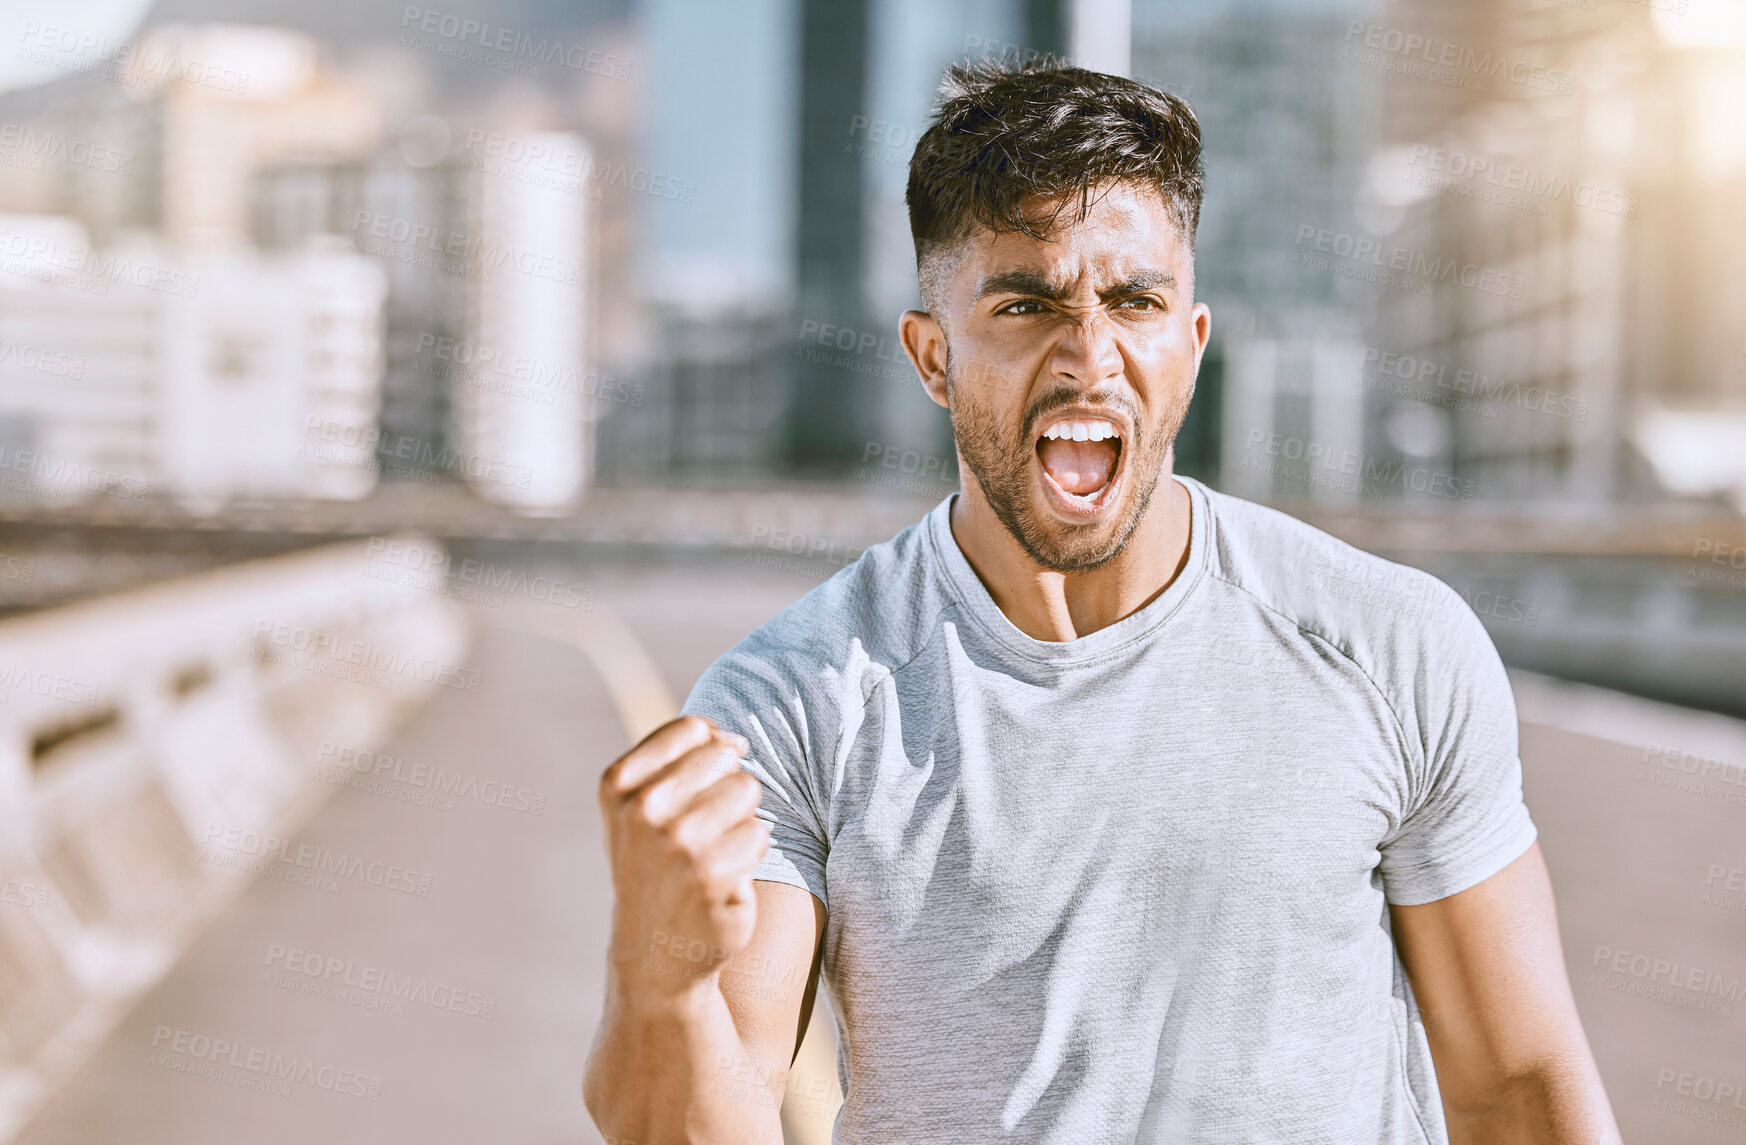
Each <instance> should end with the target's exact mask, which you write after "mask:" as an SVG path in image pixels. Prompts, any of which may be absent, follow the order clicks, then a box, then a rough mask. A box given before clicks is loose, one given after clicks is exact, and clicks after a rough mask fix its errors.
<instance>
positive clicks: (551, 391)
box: [451, 132, 595, 514]
mask: <svg viewBox="0 0 1746 1145" xmlns="http://www.w3.org/2000/svg"><path fill="white" fill-rule="evenodd" d="M502 151H503V155H502V156H501V157H496V156H494V157H492V159H491V161H490V163H488V164H485V165H484V166H483V169H482V170H481V171H480V173H479V176H478V178H479V188H478V195H477V199H476V201H477V204H478V206H477V215H476V219H475V225H474V227H473V228H472V233H471V235H470V245H471V246H472V247H473V248H474V249H473V250H471V251H469V252H468V253H469V255H470V256H471V257H470V262H471V264H472V267H473V271H474V275H475V281H474V290H473V304H472V308H471V309H472V314H471V321H470V330H469V337H468V342H469V343H470V345H469V346H468V347H467V350H466V353H467V354H468V356H469V357H470V358H471V361H470V362H469V363H468V368H467V369H465V370H464V371H460V372H457V373H455V374H453V375H451V384H452V385H453V387H454V389H453V393H452V395H451V400H452V403H453V409H454V411H455V420H456V425H455V429H456V438H457V440H458V441H459V442H460V451H461V453H462V454H463V458H462V463H463V464H464V466H465V473H466V476H467V481H468V484H469V485H471V486H472V488H473V490H474V491H475V492H476V493H477V494H478V495H479V496H480V497H482V498H484V499H486V500H489V501H495V502H497V503H499V504H503V505H509V506H513V507H514V508H515V509H517V510H518V511H520V512H524V513H530V514H557V513H562V512H565V511H566V510H568V509H569V508H570V507H571V506H573V505H574V504H575V502H576V500H577V498H578V497H579V496H580V495H581V493H582V489H583V487H584V485H585V484H586V483H587V481H588V478H589V475H590V473H591V470H592V457H591V455H592V449H591V440H590V435H591V427H592V420H591V418H592V408H593V402H592V400H591V395H592V393H593V392H594V388H595V387H594V386H593V385H592V384H591V378H590V375H589V373H588V371H587V368H586V362H587V345H588V341H587V337H586V335H587V330H586V317H587V303H588V280H589V257H590V251H589V243H588V231H589V220H588V213H587V202H588V200H587V197H586V196H582V195H577V194H576V193H575V187H576V186H577V185H579V184H581V183H582V182H583V181H584V180H585V179H587V178H588V177H589V167H590V164H591V163H592V156H591V154H590V151H589V147H588V144H587V142H586V141H585V140H583V139H582V137H581V136H579V135H575V134H571V133H567V132H539V133H529V134H527V135H525V136H518V137H516V138H515V142H514V145H513V146H505V147H504V148H503V149H502Z"/></svg>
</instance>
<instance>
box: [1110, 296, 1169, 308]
mask: <svg viewBox="0 0 1746 1145" xmlns="http://www.w3.org/2000/svg"><path fill="white" fill-rule="evenodd" d="M1115 309H1117V310H1162V309H1164V307H1163V306H1162V305H1160V304H1159V302H1158V300H1157V299H1156V298H1153V297H1151V296H1150V295H1145V294H1141V295H1136V296H1135V297H1133V298H1124V299H1122V300H1121V301H1120V302H1118V303H1116V305H1115Z"/></svg>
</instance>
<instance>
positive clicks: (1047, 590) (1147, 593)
mask: <svg viewBox="0 0 1746 1145" xmlns="http://www.w3.org/2000/svg"><path fill="white" fill-rule="evenodd" d="M1190 505H1191V501H1190V499H1189V496H1188V489H1187V488H1186V487H1185V486H1184V485H1183V484H1182V483H1181V482H1180V481H1177V480H1176V478H1175V476H1174V475H1173V474H1172V473H1171V466H1170V461H1169V459H1168V458H1166V460H1165V464H1164V472H1163V473H1162V474H1161V475H1160V476H1159V478H1158V487H1157V488H1156V489H1155V490H1154V491H1153V493H1152V501H1151V504H1150V505H1149V506H1148V507H1147V509H1146V515H1145V516H1144V517H1143V518H1142V519H1141V520H1140V524H1139V526H1138V527H1137V528H1135V529H1134V531H1133V534H1132V535H1131V536H1130V537H1129V538H1128V543H1127V544H1126V545H1125V546H1123V548H1122V551H1121V552H1120V553H1118V554H1117V555H1116V556H1115V558H1114V559H1113V560H1111V561H1109V563H1107V564H1105V565H1103V566H1102V567H1101V568H1097V569H1093V570H1092V571H1090V572H1078V573H1061V572H1054V571H1052V570H1050V569H1046V568H1044V567H1043V566H1041V565H1039V564H1037V562H1036V561H1034V560H1032V559H1031V556H1030V554H1029V553H1027V552H1025V550H1024V546H1023V545H1020V544H1019V543H1018V540H1017V538H1015V537H1014V536H1013V535H1012V534H1011V533H1010V532H1008V531H1007V528H1006V526H1005V525H1003V524H1001V522H1000V518H998V517H996V516H995V515H994V510H993V508H991V507H990V506H989V504H988V501H987V500H986V499H985V498H984V497H983V495H982V489H981V487H980V486H979V485H977V483H976V482H975V480H974V479H971V480H967V481H965V482H964V491H963V492H962V493H960V494H959V496H958V499H957V501H956V502H954V503H953V506H952V537H953V539H954V540H956V541H957V542H958V548H959V549H961V550H962V551H963V553H964V557H965V559H966V560H968V561H969V562H970V567H971V568H972V569H974V570H975V572H976V575H977V577H978V578H980V579H981V581H982V584H983V586H984V587H985V588H987V589H988V595H989V596H990V597H992V598H993V599H994V603H995V604H996V605H997V606H998V607H999V608H1000V611H1001V612H1003V613H1005V614H1006V618H1007V619H1008V620H1010V621H1012V624H1013V627H1015V628H1017V629H1018V630H1019V631H1020V632H1023V633H1024V634H1025V635H1026V636H1029V637H1031V638H1032V639H1033V640H1049V641H1065V640H1074V639H1077V638H1079V637H1081V636H1085V635H1088V634H1090V633H1092V632H1096V631H1097V630H1098V629H1100V628H1107V627H1108V626H1109V625H1111V624H1114V623H1115V622H1116V621H1118V620H1120V619H1122V618H1123V617H1124V616H1131V615H1132V614H1134V613H1135V612H1138V611H1139V610H1140V609H1142V608H1144V607H1146V605H1148V604H1150V603H1151V602H1152V601H1153V600H1154V599H1156V598H1157V596H1158V594H1160V593H1162V592H1163V591H1164V590H1165V589H1166V588H1169V587H1170V584H1171V582H1172V581H1174V580H1175V579H1176V578H1177V576H1178V575H1179V574H1180V573H1181V572H1182V567H1183V566H1184V565H1185V564H1187V563H1188V540H1189V529H1190V516H1191V511H1190Z"/></svg>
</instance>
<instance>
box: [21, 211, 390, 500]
mask: <svg viewBox="0 0 1746 1145" xmlns="http://www.w3.org/2000/svg"><path fill="white" fill-rule="evenodd" d="M8 242H12V244H13V245H16V246H17V247H18V248H19V249H20V250H23V251H26V252H28V253H26V254H25V255H22V256H19V257H15V258H12V259H9V260H8V261H7V262H6V263H5V264H4V265H3V266H0V271H4V273H3V274H0V497H5V498H8V499H13V500H17V499H20V498H23V499H33V500H38V501H43V502H47V503H62V502H67V501H79V500H86V499H89V498H92V497H97V496H105V495H107V496H117V497H122V498H126V499H135V498H139V497H146V496H156V495H160V494H165V495H169V496H173V497H175V498H176V499H178V500H180V501H182V502H183V503H185V504H187V505H189V506H190V507H193V508H196V509H202V510H209V509H212V508H216V507H217V506H218V505H221V504H223V503H224V502H225V501H228V500H231V499H233V498H238V497H277V498H287V499H303V498H315V499H332V500H351V499H356V498H360V497H363V496H365V495H367V494H368V493H369V492H370V491H371V490H372V489H373V488H374V487H375V484H376V477H377V469H376V459H375V441H376V435H377V430H376V428H375V425H376V414H377V411H378V408H379V405H380V400H381V380H382V336H381V326H382V307H383V299H384V296H385V294H386V290H387V283H386V276H385V275H384V273H383V270H382V267H381V265H380V264H379V263H377V262H376V261H375V260H373V259H369V258H365V257H363V256H360V255H358V254H355V253H353V252H351V251H350V250H349V249H335V248H312V249H306V250H301V251H296V252H291V253H284V254H270V255H263V254H257V253H253V252H248V251H239V252H229V253H221V252H212V253H207V254H177V253H175V252H172V251H169V250H166V249H165V248H163V247H162V246H160V245H159V244H156V243H151V242H144V241H140V242H136V243H131V244H126V245H122V246H117V247H111V248H105V249H101V250H93V249H91V248H90V247H89V246H87V245H86V240H85V237H84V232H83V230H82V228H80V227H79V225H78V224H77V223H76V222H73V221H72V220H68V219H62V218H56V217H30V218H20V217H18V216H3V217H0V247H4V246H5V245H6V244H7V243H8Z"/></svg>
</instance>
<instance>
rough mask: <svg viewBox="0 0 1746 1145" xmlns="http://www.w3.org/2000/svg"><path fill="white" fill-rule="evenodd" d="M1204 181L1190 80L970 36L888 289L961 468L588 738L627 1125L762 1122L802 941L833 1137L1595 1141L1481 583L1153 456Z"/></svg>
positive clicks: (770, 1103)
mask: <svg viewBox="0 0 1746 1145" xmlns="http://www.w3.org/2000/svg"><path fill="white" fill-rule="evenodd" d="M1201 189H1202V171H1201V160H1200V140H1199V127H1198V125H1197V124H1196V122H1195V120H1194V117H1193V114H1192V113H1191V112H1190V111H1189V109H1188V107H1187V105H1186V104H1184V103H1183V102H1182V101H1181V100H1179V99H1177V98H1175V97H1173V96H1170V95H1166V94H1162V93H1159V92H1156V91H1153V90H1151V89H1149V88H1147V87H1144V86H1142V85H1140V84H1136V83H1133V82H1131V81H1129V80H1125V79H1119V78H1116V77H1112V76H1106V75H1099V74H1095V73H1092V72H1087V71H1083V70H1081V69H1077V68H1071V67H1061V66H1057V65H1053V64H1046V65H1041V66H1031V67H1026V68H1019V69H1004V68H1000V67H995V66H991V65H981V66H978V67H974V68H959V69H954V70H953V72H952V73H950V75H949V77H948V80H947V83H946V86H945V88H944V90H943V98H942V102H941V105H940V109H939V112H938V115H937V118H936V120H935V123H934V125H933V126H932V128H931V129H930V130H929V131H928V132H927V134H926V135H925V136H923V138H922V139H921V140H920V142H919V143H918V145H917V147H916V152H915V156H914V158H913V160H912V162H911V166H910V180H909V191H908V202H909V211H910V222H911V227H912V230H913V232H914V237H915V243H916V256H917V262H918V267H919V273H920V281H921V286H922V299H923V304H924V305H925V306H926V307H927V310H926V311H925V312H923V311H910V312H908V313H906V314H904V315H903V317H902V320H901V324H900V332H901V335H902V340H903V345H904V348H905V350H906V351H907V352H908V354H909V357H910V360H911V361H912V362H913V363H914V365H915V368H916V370H917V372H918V373H919V374H920V376H921V378H922V381H923V383H924V385H925V386H926V387H927V391H928V393H929V394H930V395H931V396H932V397H933V399H934V400H935V401H936V402H938V403H939V404H941V405H943V406H945V407H946V408H947V409H948V410H949V411H950V415H951V420H952V427H953V433H954V435H955V437H956V441H957V448H958V454H959V458H960V460H961V463H962V469H963V471H965V472H968V473H969V474H971V475H972V476H973V477H974V478H975V480H974V481H969V482H966V483H965V487H964V489H963V491H962V492H961V493H960V494H956V495H954V496H953V497H950V498H948V499H947V500H946V501H945V502H943V503H942V504H941V505H940V506H939V507H938V508H936V509H935V510H934V511H933V512H931V513H930V514H929V515H928V517H927V518H926V519H924V520H923V521H922V522H920V523H919V524H917V525H915V526H912V527H911V528H909V529H906V530H905V531H904V532H903V533H901V534H900V535H899V536H898V537H897V538H895V539H894V540H892V541H890V542H889V543H886V544H883V545H879V546H875V547H874V548H872V549H869V550H868V552H867V553H866V554H865V555H864V556H863V557H862V558H861V560H860V561H858V562H857V563H856V564H855V565H853V566H852V567H850V568H848V569H845V570H843V571H842V572H841V573H839V574H838V575H836V576H835V577H833V578H832V579H831V580H830V581H829V582H827V583H826V584H824V585H822V586H820V587H819V588H818V589H816V590H814V591H813V592H811V593H809V594H808V595H807V596H806V597H805V598H803V599H802V600H801V601H800V602H799V603H797V604H796V605H794V606H793V607H791V608H789V609H788V610H787V611H786V612H784V613H783V614H782V615H780V616H778V617H777V618H776V619H775V620H773V621H771V622H770V623H769V624H767V625H765V626H764V627H763V628H761V629H759V630H758V631H757V632H756V633H754V634H753V635H752V636H750V637H749V638H747V639H746V640H745V641H742V642H741V643H740V644H739V645H738V646H737V647H735V648H734V649H733V650H732V651H731V652H729V653H728V654H727V655H726V656H724V657H723V658H722V659H721V660H719V661H717V662H716V664H715V665H714V666H713V667H711V668H710V669H709V671H708V672H707V673H705V675H704V677H703V678H702V680H701V681H700V682H699V683H698V685H697V687H696V690H695V691H694V692H693V693H692V695H691V698H690V700H689V702H688V703H687V711H688V713H690V715H689V717H688V718H682V719H680V720H677V721H675V722H673V723H670V724H668V725H666V726H665V727H663V728H661V729H660V730H658V731H656V732H655V733H654V734H652V735H651V736H650V737H649V738H648V739H646V740H644V741H643V742H642V743H641V744H639V745H638V746H637V747H636V748H634V749H633V750H632V751H630V752H629V753H627V754H626V755H625V756H624V757H623V758H621V759H619V760H618V761H617V762H615V763H614V764H613V765H612V766H611V767H610V768H609V769H608V770H607V772H606V774H605V776H604V777H603V779H602V783H601V806H602V811H603V814H604V816H605V820H606V824H607V831H608V836H609V848H610V852H611V860H612V869H613V880H614V886H615V891H616V906H615V913H614V918H613V932H612V943H611V979H610V984H609V987H608V998H607V1007H606V1013H605V1018H604V1020H603V1022H602V1025H601V1028H600V1033H599V1037H598V1040H597V1043H596V1045H595V1048H594V1052H593V1054H592V1056H591V1059H590V1063H589V1068H588V1073H587V1077H586V1079H585V1082H584V1094H585V1097H586V1099H587V1103H588V1107H589V1109H590V1111H591V1112H592V1113H593V1115H594V1117H595V1119H596V1120H597V1122H598V1123H599V1124H600V1126H601V1128H602V1130H603V1131H604V1132H605V1133H606V1134H608V1136H609V1137H610V1138H613V1139H616V1140H624V1141H632V1142H639V1143H641V1142H647V1143H654V1145H665V1143H667V1142H680V1141H695V1142H712V1143H715V1142H720V1143H730V1142H731V1143H740V1142H747V1143H757V1145H776V1143H777V1142H779V1141H780V1140H781V1130H780V1123H779V1119H778V1106H779V1104H780V1101H781V1099H782V1096H783V1092H784V1080H785V1077H786V1073H787V1069H788V1067H789V1065H790V1064H791V1062H792V1060H793V1055H794V1053H795V1051H796V1048H797V1045H798V1040H799V1035H800V1033H801V1031H803V1030H804V1029H805V1027H806V1023H807V1020H808V1015H809V1013H810V1011H811V1007H812V1003H813V998H814V990H815V988H816V983H817V981H818V978H819V975H820V972H821V970H822V974H823V978H824V980H825V982H826V983H827V985H828V988H829V990H830V993H831V997H832V998H833V999H834V1001H835V1005H836V1009H837V1012H838V1014H839V1015H840V1019H841V1049H840V1052H839V1057H838V1072H839V1075H840V1078H841V1080H842V1083H843V1087H844V1092H845V1094H846V1099H845V1104H844V1106H843V1109H842V1111H841V1113H840V1114H839V1116H838V1119H837V1123H836V1127H835V1140H836V1141H837V1142H840V1143H842V1142H847V1143H853V1145H902V1143H910V1142H913V1143H917V1145H920V1143H924V1142H925V1143H930V1145H933V1143H942V1142H944V1143H959V1142H962V1143H972V1142H974V1143H982V1142H991V1141H1008V1140H1011V1141H1025V1142H1048V1143H1053V1145H1066V1143H1072V1145H1087V1143H1091V1142H1123V1143H1126V1142H1136V1141H1141V1142H1154V1141H1156V1142H1172V1143H1175V1142H1224V1143H1232V1145H1236V1143H1253V1142H1279V1143H1282V1145H1283V1143H1287V1142H1289V1143H1292V1145H1302V1143H1307V1142H1322V1143H1330V1145H1333V1143H1337V1145H1375V1143H1388V1145H1394V1143H1402V1145H1405V1143H1413V1145H1421V1143H1426V1142H1433V1143H1440V1142H1444V1141H1454V1142H1457V1143H1469V1142H1470V1143H1480V1142H1485V1143H1493V1142H1535V1143H1537V1145H1575V1143H1578V1142H1581V1143H1584V1145H1592V1143H1605V1142H1617V1141H1618V1140H1619V1138H1618V1132H1617V1129H1616V1128H1615V1126H1614V1124H1613V1120H1612V1115H1611V1111H1610V1110H1609V1108H1608V1105H1607V1100H1606V1096H1605V1094H1604V1092H1603V1090H1602V1088H1601V1084H1600V1080H1599V1077H1598V1075H1597V1073H1596V1070H1595V1067H1594V1063H1593V1059H1592V1057H1591V1055H1590V1053H1589V1050H1588V1047H1587V1045H1586V1042H1585V1040H1584V1036H1583V1033H1582V1029H1581V1025H1580V1023H1579V1021H1578V1019H1577V1015H1576V1011H1575V1006H1574V1004H1573V1002H1572V1000H1571V996H1570V989H1569V985H1568V983H1567V981H1566V977H1565V972H1564V965H1563V960H1562V955H1561V952H1560V948H1559V941H1558V934H1557V924H1556V919H1555V916H1554V912H1553V904H1552V897H1551V892H1550V888H1549V885H1548V881H1547V877H1546V871H1545V867H1544V865H1543V864H1542V862H1541V858H1540V855H1539V852H1538V849H1537V844H1536V842H1535V828H1534V824H1533V822H1532V821H1531V820H1530V818H1529V816H1528V812H1527V808H1526V807H1525V806H1524V805H1523V803H1522V794H1521V773H1520V764H1519V762H1518V760H1517V757H1516V724H1515V710H1514V704H1513V700H1512V697H1511V694H1510V689H1509V684H1508V681H1507V679H1506V677H1505V675H1504V672H1503V668H1502V666H1501V664H1500V663H1499V661H1498V658H1497V654H1496V652H1495V651H1494V650H1493V648H1492V646H1491V643H1490V641H1489V639H1488V638H1487V636H1486V635H1485V632H1484V630H1483V629H1482V628H1481V626H1480V624H1479V622H1478V621H1477V620H1476V619H1475V617H1474V616H1473V614H1472V613H1471V612H1470V611H1469V610H1468V609H1467V608H1466V607H1465V606H1464V605H1463V604H1462V602H1461V600H1460V598H1459V597H1458V596H1456V594H1455V593H1453V592H1451V591H1450V590H1448V589H1447V588H1445V587H1444V586H1443V585H1442V584H1440V583H1439V582H1437V581H1436V580H1434V579H1432V578H1431V577H1429V576H1427V575H1425V574H1422V573H1419V572H1417V571H1415V570H1412V569H1407V568H1403V567H1401V566H1398V565H1393V564H1390V563H1388V562H1386V561H1383V560H1380V559H1377V558H1374V557H1370V556H1368V555H1366V554H1363V553H1361V552H1359V551H1357V550H1355V549H1352V548H1350V547H1348V546H1346V545H1344V544H1342V543H1341V542H1339V541H1336V540H1334V539H1333V538H1331V537H1328V536H1326V535H1325V534H1322V533H1320V532H1317V531H1316V530H1314V529H1311V528H1309V527H1308V526H1305V525H1303V524H1300V523H1298V522H1296V521H1294V520H1292V519H1290V518H1288V517H1285V516H1283V515H1281V514H1279V513H1276V512H1273V511H1270V510H1267V509H1264V508H1261V507H1259V506H1256V505H1252V504H1249V503H1246V502H1243V501H1239V500H1237V499H1235V498H1232V497H1226V496H1223V495H1220V494H1218V493H1216V492H1214V491H1212V490H1210V489H1208V488H1206V487H1205V486H1203V485H1201V484H1199V483H1197V482H1195V481H1192V480H1188V479H1185V478H1178V477H1174V476H1173V475H1172V473H1171V442H1172V439H1173V438H1174V436H1175V434H1176V431H1177V429H1178V428H1179V427H1180V426H1181V424H1182V419H1183V416H1184V414H1185V412H1186V410H1187V408H1188V402H1189V398H1190V396H1191V394H1192V393H1193V389H1194V380H1195V375H1196V373H1197V371H1198V369H1199V366H1200V359H1201V354H1202V351H1203V350H1204V349H1205V347H1206V343H1207V335H1208V331H1209V329H1210V316H1209V313H1208V310H1207V307H1206V306H1205V305H1203V304H1199V303H1196V302H1194V264H1193V249H1192V244H1193V239H1194V232H1195V224H1196V220H1197V216H1198V213H1199V205H1200V197H1201ZM741 757H743V767H742V766H738V765H736V759H739V758H741Z"/></svg>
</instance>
